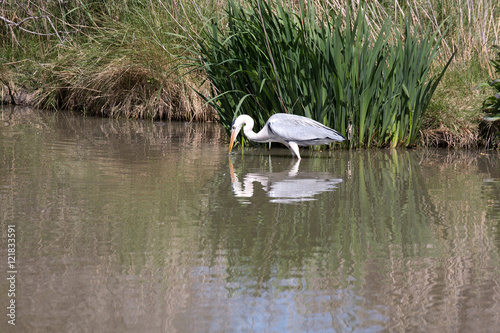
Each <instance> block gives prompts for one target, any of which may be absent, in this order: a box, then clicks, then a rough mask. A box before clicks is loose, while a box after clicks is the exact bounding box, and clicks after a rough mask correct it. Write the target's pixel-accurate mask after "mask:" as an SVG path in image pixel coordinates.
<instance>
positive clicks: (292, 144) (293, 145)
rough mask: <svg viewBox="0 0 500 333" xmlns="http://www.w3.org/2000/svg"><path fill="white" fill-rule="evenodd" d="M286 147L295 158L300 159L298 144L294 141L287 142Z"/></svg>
mask: <svg viewBox="0 0 500 333" xmlns="http://www.w3.org/2000/svg"><path fill="white" fill-rule="evenodd" d="M288 149H290V151H291V152H292V155H294V154H295V156H297V158H298V159H299V160H300V153H299V146H298V145H297V144H296V143H295V142H293V141H291V142H288Z"/></svg>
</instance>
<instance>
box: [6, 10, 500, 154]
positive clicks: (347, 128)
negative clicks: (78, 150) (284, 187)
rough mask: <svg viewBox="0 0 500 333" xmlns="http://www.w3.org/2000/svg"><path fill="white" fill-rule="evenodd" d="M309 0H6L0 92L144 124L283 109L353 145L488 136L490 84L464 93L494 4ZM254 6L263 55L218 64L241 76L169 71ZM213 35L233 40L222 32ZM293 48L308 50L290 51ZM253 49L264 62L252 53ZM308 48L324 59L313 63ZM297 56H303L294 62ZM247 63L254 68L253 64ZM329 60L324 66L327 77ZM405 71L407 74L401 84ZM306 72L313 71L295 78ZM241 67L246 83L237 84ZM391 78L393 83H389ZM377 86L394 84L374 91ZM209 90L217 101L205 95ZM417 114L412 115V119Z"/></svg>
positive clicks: (472, 81) (498, 25)
mask: <svg viewBox="0 0 500 333" xmlns="http://www.w3.org/2000/svg"><path fill="white" fill-rule="evenodd" d="M313 2H314V6H309V5H305V2H304V1H302V0H299V1H285V0H281V1H278V0H277V1H272V2H258V1H255V0H252V1H250V0H249V1H239V2H235V3H234V4H233V5H232V6H231V7H228V6H227V2H226V1H213V0H196V1H194V0H193V1H180V2H179V1H163V0H133V1H118V0H105V1H83V0H70V1H65V2H60V1H51V0H49V1H42V0H24V1H14V0H5V1H2V2H1V3H0V94H1V95H2V96H1V98H2V100H3V101H5V102H14V103H23V102H24V103H31V104H33V105H36V106H40V107H44V108H54V109H60V108H65V109H73V110H80V111H82V112H84V113H86V114H89V115H103V116H112V117H130V118H148V119H186V120H211V119H215V118H217V112H216V111H214V110H218V111H219V114H220V119H219V120H221V121H222V122H223V123H224V122H227V121H228V120H227V119H229V118H231V117H232V114H231V113H227V114H223V113H220V110H221V109H226V110H229V109H227V107H229V106H231V107H233V108H234V109H233V111H232V112H240V111H242V110H244V111H245V112H258V116H257V117H256V118H257V119H260V120H265V119H266V118H267V116H268V115H269V114H271V113H274V112H277V111H278V110H280V111H288V112H293V113H299V114H301V113H302V114H305V115H308V116H311V117H313V118H316V119H319V120H320V121H322V122H325V123H328V124H330V125H331V126H333V127H334V128H336V129H338V130H339V131H341V132H342V133H345V134H347V135H348V136H350V138H351V141H350V143H349V144H350V145H351V146H369V145H375V146H386V145H402V146H411V145H413V144H415V143H417V144H418V143H420V144H428V145H445V146H457V147H461V146H465V147H473V146H477V145H480V144H485V143H487V142H492V141H491V140H489V141H488V140H485V139H482V138H481V136H480V135H479V133H480V130H479V128H480V122H481V120H482V118H483V114H482V112H481V106H482V103H483V101H484V100H485V99H486V98H488V97H490V96H491V95H494V92H493V89H492V88H491V87H483V88H480V89H475V90H474V88H475V87H477V86H478V84H480V83H482V82H486V81H488V80H489V79H490V77H491V76H493V70H492V68H491V66H490V63H489V61H490V59H491V58H492V56H493V55H494V53H493V48H492V46H493V45H495V44H499V40H498V38H499V32H500V19H499V18H500V4H498V3H497V1H494V0H483V1H476V0H466V1H460V2H457V1H454V0H447V1H444V2H443V1H437V0H430V1H427V2H425V3H424V2H420V1H415V0H408V1H395V2H391V3H386V2H379V1H368V2H365V1H339V2H337V1H332V2H322V1H313ZM265 3H272V4H271V5H264V4H265ZM257 4H260V7H261V8H260V11H259V12H257V11H255V10H253V14H252V15H254V16H253V18H251V17H249V16H248V15H251V13H252V9H251V8H252V7H253V8H255V6H256V5H257ZM346 4H347V5H348V6H346ZM313 7H314V10H312V8H313ZM280 8H281V12H280V11H279V10H280ZM361 8H364V10H361ZM228 15H229V16H228ZM230 15H233V16H232V18H231V16H230ZM238 15H240V16H238ZM244 15H246V17H245V16H244ZM266 15H267V19H269V22H268V25H267V26H266V29H265V34H267V36H265V35H264V36H262V35H261V36H260V37H258V36H253V38H257V39H256V40H255V42H256V43H254V44H253V45H247V46H245V47H253V51H254V52H258V53H256V54H259V57H260V58H258V59H260V60H262V62H261V64H259V65H256V64H255V62H254V61H256V60H257V59H255V58H254V57H253V56H252V57H251V58H250V57H249V59H246V60H248V61H245V62H243V63H241V64H240V65H242V68H241V71H239V72H235V70H234V69H235V67H233V68H232V69H231V68H230V67H229V68H227V71H228V72H227V73H232V74H233V75H232V76H231V77H229V79H232V81H233V84H238V85H239V86H235V87H233V88H232V91H231V90H227V91H216V90H213V91H212V90H211V89H212V88H214V89H215V88H217V86H211V85H210V83H215V81H212V82H211V81H210V80H207V74H209V73H210V70H215V68H214V67H211V68H206V67H205V68H197V69H194V70H190V71H188V69H186V67H183V66H180V64H182V63H183V62H185V59H186V58H190V57H191V58H192V57H193V56H194V55H195V54H200V49H197V45H198V42H199V41H200V39H201V38H203V36H205V35H204V33H205V31H207V28H208V31H209V32H210V33H211V36H214V35H213V33H214V30H212V29H211V28H212V27H214V26H215V25H216V26H217V28H218V29H219V30H218V32H217V34H219V35H221V36H225V37H229V34H231V33H232V34H234V33H235V31H234V29H235V28H237V29H242V30H241V31H238V32H239V33H250V32H252V33H255V31H257V30H252V29H258V28H260V27H261V26H262V24H263V22H262V21H263V19H264V18H266ZM283 15H285V16H283ZM286 15H288V16H286ZM280 17H281V18H280ZM283 19H285V20H284V21H283ZM231 20H232V23H231V24H233V25H232V26H231V25H230V22H231ZM244 20H246V21H247V22H246V23H247V24H243V22H244ZM273 20H278V21H273ZM280 20H282V21H280ZM273 22H274V23H273ZM346 22H350V29H346V27H347V26H348V25H349V24H347V25H346ZM387 22H392V23H387ZM238 24H239V26H238ZM273 24H274V25H275V26H273ZM278 24H281V25H283V24H285V28H288V30H283V32H286V33H285V34H283V35H280V31H277V30H276V27H277V25H278ZM428 27H429V28H430V30H427V28H428ZM231 29H233V30H231ZM273 29H274V30H273ZM329 29H330V31H328V30H329ZM231 31H232V32H231ZM299 32H300V33H299ZM334 32H336V33H334ZM343 32H345V33H346V34H344V33H343ZM261 33H262V32H261ZM348 33H351V35H350V36H349V35H348ZM286 34H289V35H286ZM231 36H232V35H231ZM322 36H323V37H324V36H330V37H329V38H330V41H329V42H328V43H332V42H335V43H338V42H339V41H340V42H346V41H349V39H348V38H351V39H350V43H352V44H345V45H346V46H352V48H349V47H344V51H345V52H344V53H341V54H328V52H332V50H335V51H336V52H337V51H338V50H339V49H338V48H332V47H331V45H327V42H322V41H321V38H319V37H322ZM353 36H357V37H358V38H353ZM422 36H427V37H429V39H427V38H425V39H422ZM306 37H307V38H306ZM433 37H435V38H436V41H437V43H436V44H433V43H432V39H433ZM244 38H246V39H248V40H247V42H249V41H250V39H251V37H250V36H249V35H248V36H245V37H244ZM293 38H294V39H293ZM242 41H243V42H245V41H244V39H242ZM266 41H267V44H266ZM219 42H220V43H221V44H224V43H237V42H236V40H233V38H229V39H221V40H220V41H219ZM257 42H258V43H260V44H258V43H257ZM262 43H264V45H262ZM408 43H412V45H413V46H410V47H413V48H414V49H415V50H422V51H424V49H425V48H427V51H424V52H428V54H429V56H430V57H429V58H427V59H426V61H422V62H420V64H421V67H418V66H417V67H414V68H415V69H414V70H412V69H410V68H411V67H410V66H411V63H414V64H416V62H413V61H409V60H410V58H408V59H407V60H408V61H407V62H404V61H403V59H402V55H408V56H412V55H413V56H415V57H414V58H413V59H414V60H415V59H416V58H417V57H416V56H417V54H414V53H411V52H407V51H409V50H406V47H407V44H408ZM294 44H296V45H294ZM299 44H303V45H305V46H306V47H305V48H303V49H300V50H299V49H298V48H296V49H297V50H298V52H299V54H292V53H293V52H292V49H293V47H296V46H298V45H299ZM240 46H241V47H244V45H240ZM299 46H302V45H299ZM334 46H335V47H337V45H334ZM283 47H284V48H285V49H283ZM437 47H439V48H437ZM368 48H369V49H370V50H371V51H372V52H370V53H369V54H368V56H367V55H366V54H363V53H362V52H361V51H359V50H363V49H364V50H365V51H366V49H368ZM221 50H223V49H221ZM318 50H319V51H318ZM341 50H342V49H341ZM353 50H357V51H356V52H354V51H353ZM193 51H196V52H193ZM230 51H231V52H236V51H237V50H230ZM269 51H271V52H269ZM265 52H267V60H271V62H270V63H269V62H268V63H264V62H263V61H264V60H265V59H266V53H265ZM300 52H302V53H300ZM405 52H406V53H405ZM454 52H456V55H455V57H454V59H453V61H452V63H451V64H450V66H449V68H448V69H447V71H446V73H445V75H444V76H443V77H442V78H441V83H440V84H439V85H437V87H436V84H437V82H438V79H439V78H440V73H441V72H442V70H443V68H445V66H446V64H447V62H448V60H449V59H450V58H451V57H452V55H453V54H454ZM205 54H208V53H207V52H205ZM250 54H252V53H250ZM250 54H249V55H250ZM375 54H377V56H375ZM228 55H231V54H228ZM228 55H226V56H228ZM252 55H253V54H252ZM270 55H272V57H270ZM396 55H398V56H396ZM320 57H322V58H323V59H325V60H328V59H329V60H328V61H330V63H328V62H327V63H321V61H320V60H321V59H319V58H320ZM370 57H371V58H370ZM432 58H433V59H432ZM198 59H199V58H198ZM431 60H434V61H433V62H432V65H431ZM331 61H334V63H331ZM339 61H340V63H341V64H342V66H343V67H342V66H340V65H339V64H338V62H339ZM384 61H385V62H386V63H389V64H393V65H394V66H393V68H397V69H396V70H394V71H393V73H392V74H391V71H390V69H388V68H391V67H390V66H387V68H386V66H385V65H384V66H380V65H378V66H372V67H370V66H369V65H370V64H381V63H383V62H384ZM304 62H305V63H307V64H308V65H307V66H303V64H304ZM213 63H214V64H216V62H213ZM225 64H227V65H228V66H229V65H234V64H230V62H226V63H225ZM259 66H260V68H261V70H265V72H261V73H259V72H258V68H259ZM266 66H267V67H266ZM398 66H399V67H398ZM405 66H406V67H405ZM404 68H406V69H407V70H408V71H407V73H406V74H405V73H404V72H402V71H404ZM254 69H256V70H257V72H256V73H252V70H254ZM328 69H330V70H331V71H334V72H333V73H334V74H335V75H328ZM342 70H344V71H345V72H344V75H341V74H342V73H341V72H340V71H342ZM335 71H336V72H335ZM368 73H369V75H368ZM408 73H414V74H415V76H414V77H413V79H412V78H411V75H410V76H409V75H408ZM311 74H314V80H309V81H306V82H307V83H306V84H304V83H300V82H299V81H298V80H299V79H306V78H308V77H309V76H310V75H311ZM330 74H331V73H330ZM219 75H220V74H219ZM244 75H247V78H250V79H251V80H249V81H247V82H242V81H237V78H242V77H244ZM259 75H261V81H258V80H257V79H258V78H259ZM375 75H379V77H380V78H381V79H380V80H379V82H377V81H376V80H374V79H373V77H374V76H375ZM391 75H392V76H393V78H392V79H393V80H387V78H388V77H390V76H391ZM329 76H330V77H329ZM396 76H399V78H396ZM256 78H257V79H256ZM220 79H222V77H221V78H220ZM381 80H382V81H383V82H380V81H381ZM412 80H413V81H412ZM433 80H434V81H433ZM228 81H231V80H228ZM384 82H391V85H394V86H391V87H389V83H387V84H386V86H385V87H384ZM242 84H247V85H248V89H247V88H246V87H242V86H241V85H242ZM403 84H404V87H405V88H406V89H404V88H403ZM229 86H230V84H229V85H228V86H227V87H229ZM398 86H399V90H397V89H396V87H398ZM221 87H223V86H220V87H219V89H220V88H221ZM227 87H226V88H224V90H226V89H227ZM193 88H194V89H193ZM243 88H245V89H243ZM250 88H251V89H253V90H249V89H250ZM339 88H342V91H341V90H340V89H339ZM434 88H435V89H436V90H435V91H434V97H433V98H432V100H431V99H430V97H431V96H432V90H433V89H434ZM332 89H337V90H336V91H335V90H334V91H332ZM419 89H420V90H419ZM236 90H237V91H240V92H239V93H236V92H235V91H236ZM405 90H406V91H405ZM195 91H197V92H198V93H199V94H197V93H195ZM419 91H420V93H419ZM255 92H257V93H255ZM370 92H371V93H372V94H373V95H372V96H369V95H370ZM221 93H225V95H223V96H224V97H223V98H221V99H219V100H216V99H212V98H213V97H214V96H216V95H218V94H221ZM349 94H350V95H349ZM363 94H364V95H363ZM200 95H202V96H206V97H207V98H208V99H209V100H210V101H211V103H208V104H207V103H205V101H204V100H203V99H202V98H201V97H200ZM344 95H345V96H344ZM396 95H397V96H398V97H394V96H396ZM355 96H357V98H354V97H355ZM388 96H391V98H389V97H388ZM299 97H300V98H299ZM347 97H349V98H347ZM365 97H366V99H365ZM342 98H345V99H342ZM384 99H386V101H385V102H386V103H385V104H384V103H383V100H384ZM417 100H418V101H417ZM333 101H335V102H333ZM225 103H226V104H227V105H225ZM377 103H378V104H377ZM209 104H212V106H215V109H214V108H213V107H211V106H210V105H209ZM374 105H377V107H373V106H374ZM250 107H251V108H250ZM417 107H418V108H419V109H418V110H417ZM380 108H381V109H380ZM249 110H250V111H249ZM332 110H336V111H335V112H333V111H332ZM379 110H382V111H380V112H379ZM426 110H427V111H426ZM337 111H338V113H337ZM419 113H420V114H421V115H423V117H418V116H414V115H415V114H416V115H418V114H419ZM410 115H411V116H410ZM384 117H385V118H384ZM226 118H227V119H226ZM393 118H394V119H393ZM356 123H358V125H356ZM482 140H483V142H482Z"/></svg>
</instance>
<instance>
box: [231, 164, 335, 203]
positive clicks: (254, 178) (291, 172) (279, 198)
mask: <svg viewBox="0 0 500 333" xmlns="http://www.w3.org/2000/svg"><path fill="white" fill-rule="evenodd" d="M270 164H271V163H270ZM299 165H300V161H296V162H294V164H293V165H292V166H291V167H290V168H288V169H285V170H281V171H277V172H276V171H267V172H266V171H262V170H259V171H254V172H247V173H244V174H243V175H242V176H241V178H242V181H240V179H239V178H238V176H237V175H236V172H235V170H234V167H233V163H232V162H231V159H229V173H230V176H231V185H232V188H233V194H234V196H235V197H236V198H239V199H242V201H241V202H242V203H245V204H250V203H251V202H250V201H249V200H248V199H249V198H252V197H254V192H255V193H256V194H258V193H261V192H260V191H261V190H263V191H264V192H265V193H266V196H267V197H268V198H269V201H270V202H273V203H298V202H302V201H312V200H316V199H317V196H318V195H319V194H321V193H323V192H331V191H334V190H335V189H337V188H338V186H339V184H340V183H342V178H335V177H333V175H332V174H330V173H328V172H314V171H305V172H301V171H299ZM255 184H257V188H260V189H259V190H258V189H257V188H255V187H254V185H255ZM257 200H262V196H260V198H259V199H257Z"/></svg>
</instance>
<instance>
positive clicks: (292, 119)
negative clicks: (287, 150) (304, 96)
mask: <svg viewBox="0 0 500 333" xmlns="http://www.w3.org/2000/svg"><path fill="white" fill-rule="evenodd" d="M268 128H269V131H270V132H271V133H273V134H274V135H275V136H277V137H279V138H281V140H284V141H287V142H288V141H294V142H296V143H297V144H299V145H314V144H324V143H329V142H332V141H343V140H344V137H342V136H341V135H340V134H339V133H337V132H336V131H334V130H332V129H331V128H328V127H326V126H324V125H322V124H320V123H319V122H317V121H314V120H312V119H309V118H306V117H300V116H295V115H290V114H275V115H274V116H272V117H271V118H269V121H268Z"/></svg>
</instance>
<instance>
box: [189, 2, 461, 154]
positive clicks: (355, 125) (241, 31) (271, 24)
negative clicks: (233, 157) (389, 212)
mask: <svg viewBox="0 0 500 333" xmlns="http://www.w3.org/2000/svg"><path fill="white" fill-rule="evenodd" d="M226 14H227V17H224V18H223V19H222V20H220V21H215V20H213V21H211V22H210V24H208V25H207V27H206V30H205V35H204V36H203V38H201V39H200V40H199V47H198V49H197V50H196V57H195V58H193V59H194V60H195V61H196V63H197V64H198V65H199V66H200V68H202V69H203V70H204V71H205V72H206V74H207V78H208V80H209V82H210V83H211V87H212V91H211V94H210V95H206V96H204V97H205V98H206V99H207V101H208V102H209V103H210V104H211V105H212V106H213V107H214V108H215V109H216V110H217V112H218V115H219V118H220V121H221V122H222V124H223V125H224V126H225V127H226V128H227V129H229V128H230V125H231V123H232V120H233V119H234V118H235V117H236V116H237V115H239V114H242V113H246V114H249V115H250V116H252V117H253V118H254V119H256V121H257V122H258V123H260V125H261V126H262V125H263V124H264V123H265V121H266V120H267V118H268V117H269V116H270V115H271V114H274V113H277V112H287V113H293V114H298V115H303V116H306V117H310V118H313V119H316V120H318V121H320V122H322V123H323V124H325V125H327V126H330V127H332V128H334V129H336V130H338V131H339V132H340V133H342V134H343V135H345V136H346V137H347V138H348V139H349V140H347V142H346V143H344V145H346V146H348V147H351V148H353V147H370V146H377V147H383V146H403V147H409V146H412V145H414V144H415V143H416V141H417V138H418V134H419V130H420V126H421V124H422V117H423V115H424V113H425V111H426V109H427V106H428V105H429V101H430V99H431V97H432V94H433V93H434V91H435V89H436V86H437V85H438V83H439V81H440V80H441V78H442V76H443V74H444V72H445V70H446V68H447V67H448V65H449V64H450V62H451V60H452V58H453V56H452V57H451V58H450V59H449V61H448V62H447V64H446V65H445V66H444V68H442V70H440V71H439V72H438V73H437V74H433V73H434V72H435V71H431V64H432V62H433V60H434V58H435V57H436V55H437V54H438V45H439V43H440V41H441V38H442V37H441V36H440V35H437V34H436V33H431V32H430V30H429V29H428V30H426V31H420V30H418V28H417V27H414V29H413V31H414V32H412V29H410V26H409V23H408V22H407V23H406V28H405V30H404V33H403V34H402V35H398V34H391V31H392V30H391V23H390V22H386V23H385V24H384V26H383V27H382V28H381V29H380V31H378V35H376V36H375V35H374V34H373V33H372V31H371V30H370V28H369V26H368V25H367V23H366V20H365V16H364V11H363V10H359V11H358V13H357V14H352V13H349V12H348V13H347V14H346V15H345V16H342V17H341V16H336V15H329V17H325V16H320V15H319V14H317V13H316V12H315V9H314V7H313V6H312V5H308V4H306V3H305V1H302V0H301V1H299V2H298V6H297V7H296V9H290V7H288V6H287V7H285V6H284V5H282V3H281V2H280V1H277V2H276V3H275V4H273V5H271V4H270V3H269V2H266V1H262V0H251V1H249V2H248V4H247V5H239V4H236V3H234V2H232V1H230V2H229V4H228V7H227V11H226ZM221 22H224V23H221Z"/></svg>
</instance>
